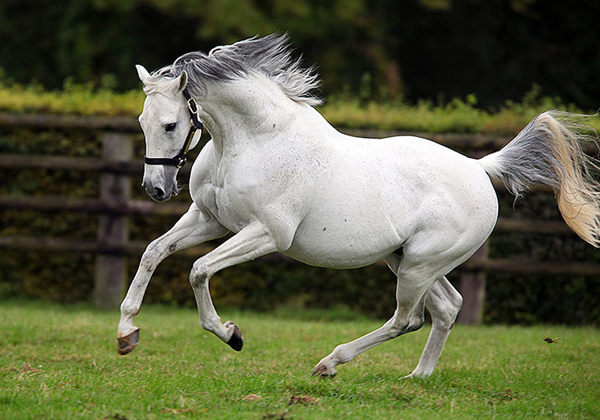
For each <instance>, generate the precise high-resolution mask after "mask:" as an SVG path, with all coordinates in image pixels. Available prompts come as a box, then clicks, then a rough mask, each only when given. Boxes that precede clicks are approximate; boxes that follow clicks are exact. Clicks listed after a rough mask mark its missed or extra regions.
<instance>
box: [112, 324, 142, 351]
mask: <svg viewBox="0 0 600 420" xmlns="http://www.w3.org/2000/svg"><path fill="white" fill-rule="evenodd" d="M117 340H119V354H121V355H123V354H127V353H130V352H131V351H133V349H134V348H136V347H137V345H138V343H139V342H140V330H139V329H137V330H135V331H134V332H132V333H131V334H129V335H128V336H125V337H117Z"/></svg>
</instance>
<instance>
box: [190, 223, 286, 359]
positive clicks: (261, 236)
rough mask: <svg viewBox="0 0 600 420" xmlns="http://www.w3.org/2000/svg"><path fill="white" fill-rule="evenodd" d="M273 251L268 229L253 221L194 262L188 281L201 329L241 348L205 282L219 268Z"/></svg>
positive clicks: (238, 334) (239, 336) (232, 326)
mask: <svg viewBox="0 0 600 420" xmlns="http://www.w3.org/2000/svg"><path fill="white" fill-rule="evenodd" d="M275 251H277V245H276V243H275V240H274V239H273V238H272V236H271V234H270V233H269V231H268V229H266V228H265V227H264V226H263V225H262V224H261V223H258V222H256V223H253V224H251V225H249V226H247V227H245V228H244V229H242V230H241V231H240V232H238V233H237V234H236V235H235V236H233V237H232V238H230V239H229V240H227V241H226V242H224V243H223V244H222V245H220V246H219V247H217V248H216V249H215V250H214V251H212V252H209V253H208V254H206V255H204V256H203V257H201V258H200V259H198V260H197V261H196V262H195V263H194V266H193V268H192V271H191V273H190V284H191V285H192V288H193V289H194V295H195V297H196V303H197V305H198V312H199V314H200V323H201V325H202V328H204V329H205V330H207V331H210V332H212V333H213V334H215V335H216V336H217V337H219V338H220V339H221V340H222V341H224V342H225V343H227V344H228V345H229V346H230V347H231V348H233V349H234V350H237V351H239V350H241V349H242V345H243V336H242V333H241V331H240V330H239V328H238V327H237V326H236V325H235V324H234V323H233V322H231V321H228V322H226V323H225V324H222V323H221V318H220V317H219V316H218V315H217V311H216V310H215V307H214V305H213V302H212V299H211V297H210V290H209V286H208V282H209V280H210V278H211V277H212V276H213V275H214V274H215V273H216V272H217V271H219V270H222V269H224V268H227V267H230V266H233V265H236V264H241V263H243V262H246V261H251V260H253V259H255V258H258V257H261V256H263V255H266V254H270V253H271V252H275Z"/></svg>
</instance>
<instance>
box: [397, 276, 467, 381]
mask: <svg viewBox="0 0 600 420" xmlns="http://www.w3.org/2000/svg"><path fill="white" fill-rule="evenodd" d="M462 301H463V299H462V296H461V295H460V293H458V291H456V289H455V288H454V287H453V286H452V284H450V282H449V281H448V280H447V279H446V277H442V278H441V279H439V280H438V281H437V282H435V284H434V285H433V287H432V288H431V290H430V291H429V293H427V296H426V298H425V307H426V308H427V310H428V311H429V313H430V315H431V322H432V327H431V332H430V333H429V338H428V339H427V344H426V345H425V349H424V350H423V354H422V355H421V359H420V360H419V364H418V365H417V367H416V368H415V370H414V371H413V372H412V373H411V374H410V375H408V376H407V377H418V378H424V377H427V376H429V375H431V374H432V373H433V370H434V369H435V365H436V364H437V361H438V359H439V358H440V356H441V354H442V350H443V348H444V344H445V343H446V339H447V338H448V335H450V329H451V328H452V326H453V325H454V321H455V320H456V316H457V315H458V312H459V311H460V308H461V306H462Z"/></svg>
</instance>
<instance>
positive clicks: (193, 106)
mask: <svg viewBox="0 0 600 420" xmlns="http://www.w3.org/2000/svg"><path fill="white" fill-rule="evenodd" d="M187 106H188V110H189V111H190V113H191V114H193V115H198V104H197V103H196V100H195V99H194V98H190V99H188V101H187Z"/></svg>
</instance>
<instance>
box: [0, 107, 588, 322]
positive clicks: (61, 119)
mask: <svg viewBox="0 0 600 420" xmlns="http://www.w3.org/2000/svg"><path fill="white" fill-rule="evenodd" d="M1 127H29V128H34V129H37V130H52V129H63V130H67V129H79V130H90V132H94V133H97V132H102V156H101V158H99V159H96V158H82V157H67V156H46V155H44V156H35V155H19V154H0V169H16V170H18V169H23V168H27V169H32V168H40V169H63V170H77V171H95V172H99V173H100V193H99V197H98V199H81V198H72V197H50V196H46V197H25V196H0V209H1V208H4V209H33V210H38V211H81V212H90V213H97V214H98V215H99V217H100V223H99V229H98V235H97V239H95V240H74V239H66V238H51V237H47V238H38V237H35V238H33V237H22V236H0V248H5V249H6V248H13V249H24V250H44V251H48V250H49V251H58V252H61V251H70V252H86V253H93V254H95V255H96V277H95V288H94V302H95V303H96V305H97V306H98V307H101V308H107V309H113V308H116V307H118V305H119V303H120V300H121V298H122V294H123V291H124V285H125V284H126V283H127V281H128V273H127V259H128V257H130V256H137V257H139V256H140V255H141V253H142V252H143V250H144V248H145V246H146V245H147V244H146V243H140V242H134V241H131V240H129V233H128V216H129V215H159V216H160V215H162V216H175V215H177V216H178V215H181V214H183V213H184V212H185V211H186V210H187V207H188V205H187V204H176V203H154V202H152V201H150V200H145V201H141V200H131V198H130V192H131V180H130V177H131V176H132V175H135V176H136V177H137V178H140V177H141V173H142V170H143V164H142V162H141V160H140V161H134V160H132V158H133V140H132V134H134V133H139V132H140V129H139V125H138V123H137V121H135V120H134V119H133V118H125V117H117V118H99V117H79V116H58V115H27V114H25V115H14V114H2V113H0V128H1ZM346 132H348V133H349V134H356V135H361V136H366V137H385V136H391V135H396V134H399V133H394V132H389V131H386V132H383V131H367V130H346ZM424 137H428V138H431V139H433V140H435V141H437V142H439V143H441V144H444V145H447V146H449V147H452V148H461V149H464V148H467V149H469V150H473V151H474V152H473V155H474V156H477V155H482V154H483V151H484V150H487V151H490V150H498V149H499V148H501V147H502V146H503V145H504V144H506V143H507V142H508V141H509V140H510V139H509V138H504V137H495V136H483V135H457V134H446V135H441V134H426V135H424ZM190 167H191V165H188V166H187V168H186V170H187V172H183V173H182V174H181V175H180V176H182V177H185V176H186V175H187V173H189V168H190ZM497 188H498V189H502V188H503V187H502V186H501V185H497ZM496 231H500V232H533V233H561V234H564V233H568V232H570V230H569V229H568V227H567V226H566V224H564V223H563V222H558V221H556V222H555V221H538V220H523V219H513V218H511V219H507V218H500V220H499V221H498V225H497V227H496ZM209 249H210V248H209V247H201V248H200V249H198V248H195V249H194V250H193V251H188V252H189V253H190V255H192V254H193V255H194V256H196V257H197V256H198V255H199V253H198V252H199V251H200V252H206V251H208V250H209ZM182 252H184V253H185V251H182ZM282 258H283V257H282ZM462 268H463V271H462V273H463V274H462V275H461V278H460V280H459V285H458V287H459V289H460V291H461V293H462V294H463V296H464V298H465V303H464V306H463V310H462V311H461V313H460V315H459V321H460V322H463V323H471V324H472V323H480V322H481V319H482V312H483V302H484V296H485V274H486V272H492V271H493V272H520V273H522V272H532V273H552V274H566V275H598V274H599V273H600V265H599V264H589V263H578V262H577V263H575V262H573V263H553V262H530V261H522V260H512V259H511V260H499V259H490V258H489V257H488V255H487V246H486V245H484V246H483V247H482V249H480V250H479V251H478V252H477V253H476V255H474V256H473V257H472V258H471V259H470V260H469V261H467V262H466V263H465V264H464V265H463V266H462Z"/></svg>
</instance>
